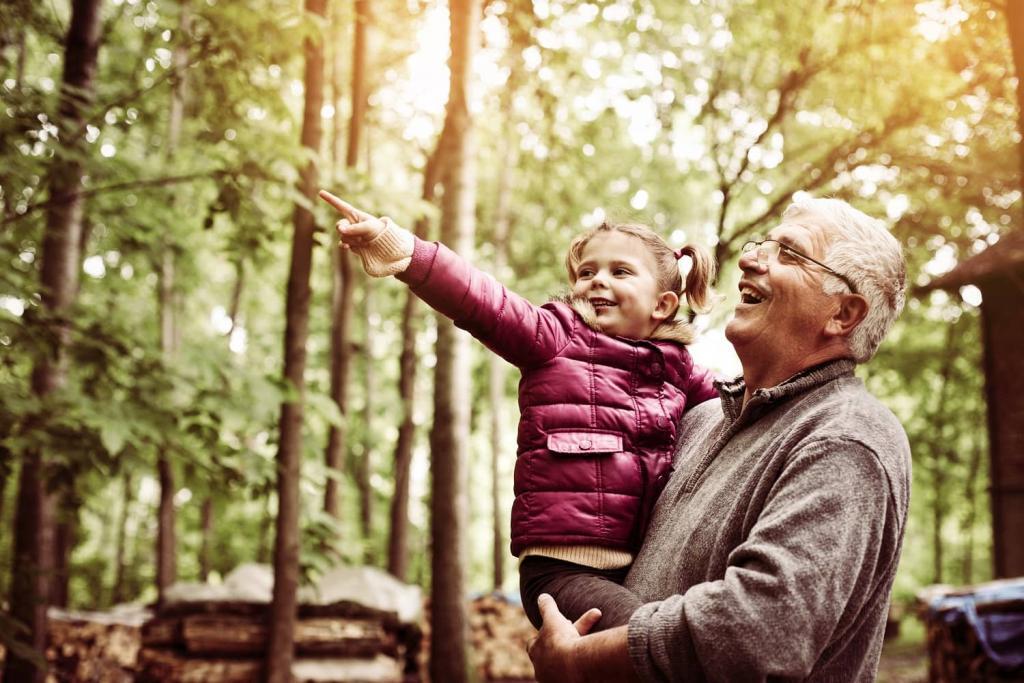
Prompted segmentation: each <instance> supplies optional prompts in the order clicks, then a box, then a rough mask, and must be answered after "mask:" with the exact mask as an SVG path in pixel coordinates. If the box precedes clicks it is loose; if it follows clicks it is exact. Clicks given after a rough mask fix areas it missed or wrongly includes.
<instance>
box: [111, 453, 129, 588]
mask: <svg viewBox="0 0 1024 683" xmlns="http://www.w3.org/2000/svg"><path fill="white" fill-rule="evenodd" d="M121 481H122V488H121V500H122V507H121V516H120V518H119V519H118V520H117V541H116V546H115V548H116V549H115V551H114V586H113V588H111V590H110V602H111V603H113V604H115V605H116V604H118V603H121V602H123V601H124V599H125V589H124V572H125V568H126V566H127V564H126V562H125V559H126V557H127V551H128V544H127V537H128V513H129V512H130V511H131V505H132V475H131V472H129V471H128V470H127V469H126V470H125V471H124V472H123V473H122V474H121Z"/></svg>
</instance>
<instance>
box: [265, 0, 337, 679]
mask: <svg viewBox="0 0 1024 683" xmlns="http://www.w3.org/2000/svg"><path fill="white" fill-rule="evenodd" d="M326 6H327V0H306V3H305V8H306V11H307V12H310V13H313V14H317V15H319V16H320V17H326V16H327V12H326ZM303 48H304V51H305V56H306V73H305V84H306V94H305V102H304V105H303V118H302V146H303V147H306V148H307V149H309V150H312V151H313V152H314V153H315V152H316V150H318V149H319V148H320V109H321V107H322V105H323V71H324V53H323V39H322V36H316V37H315V40H314V39H312V38H307V39H306V40H305V42H304V45H303ZM299 191H300V192H301V193H302V194H304V195H305V196H306V197H308V198H309V201H310V203H312V202H314V201H315V200H316V199H315V198H316V192H317V167H316V164H315V163H313V162H310V163H308V164H306V166H305V168H303V170H302V177H301V179H300V181H299ZM293 223H294V226H295V232H294V237H293V239H292V256H291V265H290V268H289V271H288V294H287V302H286V316H287V320H286V324H285V333H284V377H285V380H286V381H287V382H288V383H289V384H291V386H292V389H293V391H294V392H295V395H294V397H293V400H291V401H288V402H286V403H283V404H282V405H281V422H280V424H281V426H280V439H281V443H280V446H279V447H278V452H277V505H278V512H277V536H276V539H275V542H274V593H273V602H272V604H271V608H270V642H269V643H268V647H267V659H266V672H267V673H266V677H267V680H268V681H269V682H270V683H287V681H289V680H291V665H292V657H293V654H294V653H293V644H292V640H293V636H294V632H295V615H296V608H297V602H296V593H297V591H298V587H299V471H300V457H301V455H302V418H303V408H304V402H305V390H306V385H305V379H304V378H303V373H304V372H305V369H306V338H307V336H308V332H309V296H310V286H309V274H310V270H311V266H312V260H313V227H314V225H313V214H312V213H310V211H309V210H308V209H306V208H305V207H304V206H302V205H300V204H296V205H295V211H294V216H293Z"/></svg>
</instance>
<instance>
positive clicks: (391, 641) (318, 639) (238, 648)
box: [180, 614, 398, 657]
mask: <svg viewBox="0 0 1024 683" xmlns="http://www.w3.org/2000/svg"><path fill="white" fill-rule="evenodd" d="M267 632H268V629H267V626H266V624H265V623H263V621H262V620H258V619H252V618H249V617H240V616H214V615H206V614H196V615H192V616H188V617H183V618H182V619H181V639H180V642H181V644H182V645H183V646H184V649H185V650H186V651H187V652H188V653H190V654H192V655H214V656H218V655H223V656H245V655H259V654H262V653H263V652H265V650H266V647H267ZM295 651H296V654H298V655H299V656H305V655H310V656H329V657H373V656H374V655H376V654H389V655H391V656H397V655H398V643H397V640H396V638H395V634H393V633H388V632H387V631H385V630H384V627H383V626H382V625H381V624H380V623H378V622H374V621H369V620H351V619H348V620H345V619H300V620H299V621H297V622H296V624H295Z"/></svg>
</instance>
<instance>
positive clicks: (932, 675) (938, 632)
mask: <svg viewBox="0 0 1024 683" xmlns="http://www.w3.org/2000/svg"><path fill="white" fill-rule="evenodd" d="M1008 583H1009V582H1005V581H1003V582H992V583H990V584H982V585H981V586H975V587H969V588H960V589H953V588H952V587H949V586H936V587H930V588H927V589H924V590H922V591H921V593H919V594H918V611H919V614H920V616H921V618H922V619H923V620H924V623H925V627H926V633H927V642H928V680H929V681H930V683H958V682H960V681H1021V680H1024V666H1018V667H1014V668H1012V669H1008V668H1006V667H1002V666H999V665H998V664H997V663H996V662H994V661H993V660H992V659H991V657H989V655H988V654H987V653H986V652H985V649H984V647H983V646H982V644H981V642H980V641H979V638H978V634H977V632H976V631H975V629H974V627H973V626H972V625H971V624H970V623H969V621H968V618H967V615H966V614H965V613H964V611H963V610H962V609H960V608H959V607H958V606H957V605H956V603H955V602H952V601H948V602H945V603H943V602H938V601H936V599H937V598H940V599H941V598H955V597H958V596H970V595H972V594H974V593H975V591H976V590H978V589H979V588H981V589H984V588H990V587H996V588H998V587H999V586H1000V585H1005V584H1008ZM975 610H976V614H977V617H978V619H979V620H982V621H983V620H985V619H986V618H987V617H991V616H995V618H996V619H997V620H1002V621H1007V620H1014V621H1017V622H1019V623H1024V601H1022V600H1016V599H1014V600H993V601H981V602H978V603H976V604H975ZM1018 652H1019V650H1018Z"/></svg>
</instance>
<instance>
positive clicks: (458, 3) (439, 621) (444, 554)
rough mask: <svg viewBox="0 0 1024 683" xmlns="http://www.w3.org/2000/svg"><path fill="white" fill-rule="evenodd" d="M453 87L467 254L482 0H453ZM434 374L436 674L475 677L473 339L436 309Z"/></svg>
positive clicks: (456, 193) (452, 238)
mask: <svg viewBox="0 0 1024 683" xmlns="http://www.w3.org/2000/svg"><path fill="white" fill-rule="evenodd" d="M449 14H450V17H451V56H450V58H449V61H448V65H449V71H450V73H451V89H450V91H449V95H448V104H447V107H446V109H445V127H446V128H447V131H446V133H445V135H444V136H443V138H442V139H443V141H444V144H445V147H446V151H445V153H444V158H445V168H444V175H443V181H442V182H443V184H444V197H443V198H442V201H441V241H442V242H444V243H445V244H447V245H449V246H451V247H452V248H453V249H454V250H455V251H457V252H459V253H461V254H462V255H463V256H466V257H469V256H470V255H471V252H472V247H473V233H474V228H475V209H476V163H475V147H474V140H473V128H472V118H471V116H470V111H469V95H470V93H469V91H470V84H471V69H470V67H471V64H472V60H473V53H474V46H475V43H476V40H477V25H478V22H479V15H480V2H479V0H452V2H451V3H450V4H449ZM436 355H437V366H436V369H435V373H434V424H433V427H432V429H431V431H430V454H431V468H430V470H431V474H432V484H433V486H432V493H431V519H430V532H431V538H432V539H433V551H432V553H431V560H430V566H431V581H430V598H431V615H430V618H431V638H430V679H431V680H433V681H446V682H448V683H462V682H464V681H468V680H469V667H468V662H467V649H466V648H467V643H468V622H467V616H466V593H465V577H464V571H465V567H466V542H465V541H466V539H465V530H466V514H467V510H466V508H467V501H466V495H467V491H466V488H467V483H468V482H467V470H468V467H467V460H468V457H469V401H468V400H467V397H468V396H469V395H470V391H471V382H470V362H469V356H470V349H469V338H468V336H467V335H466V334H465V333H464V332H457V331H456V329H455V326H454V325H453V324H452V322H451V321H450V320H448V319H447V318H444V317H443V316H438V320H437V345H436Z"/></svg>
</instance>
